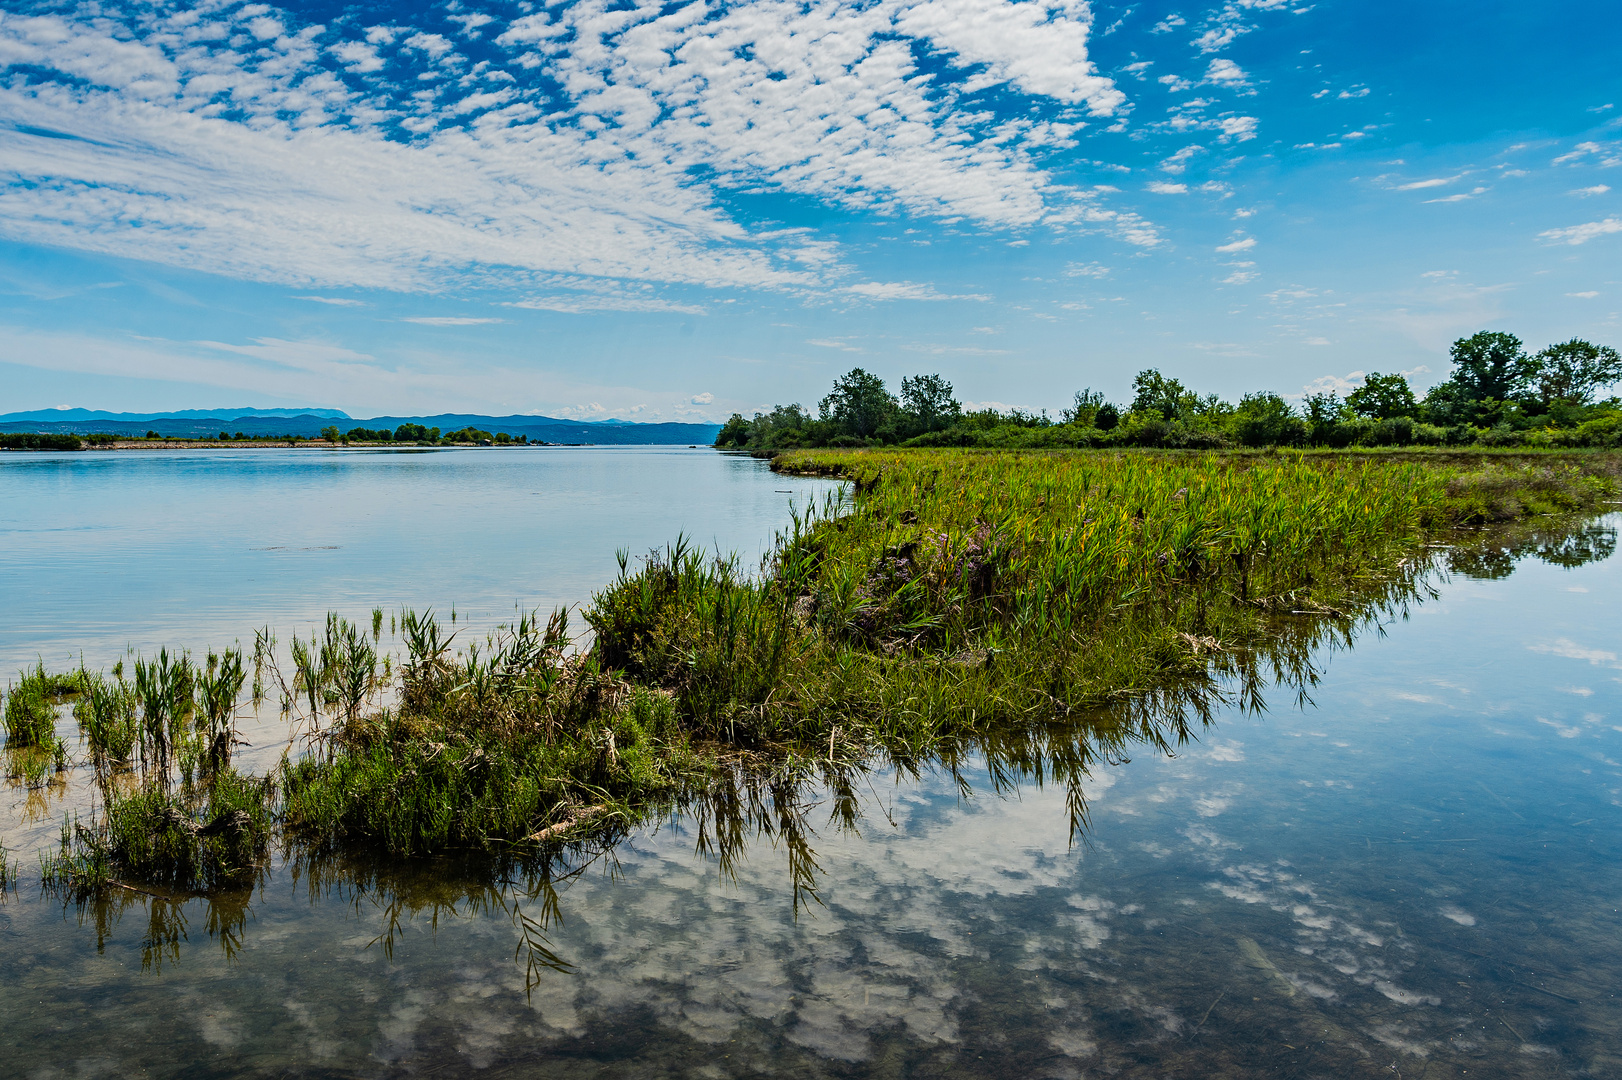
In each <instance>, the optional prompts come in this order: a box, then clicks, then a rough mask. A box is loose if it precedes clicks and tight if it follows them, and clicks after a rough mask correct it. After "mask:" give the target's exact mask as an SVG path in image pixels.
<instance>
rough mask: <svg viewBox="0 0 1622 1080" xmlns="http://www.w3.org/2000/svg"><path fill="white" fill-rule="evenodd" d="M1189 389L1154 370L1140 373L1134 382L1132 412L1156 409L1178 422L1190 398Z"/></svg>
mask: <svg viewBox="0 0 1622 1080" xmlns="http://www.w3.org/2000/svg"><path fill="white" fill-rule="evenodd" d="M1192 396H1193V395H1191V394H1190V393H1189V392H1188V387H1186V386H1184V385H1183V384H1182V383H1180V382H1178V381H1177V380H1176V379H1168V378H1166V377H1165V376H1164V375H1162V374H1160V372H1158V371H1156V370H1155V369H1154V368H1149V369H1147V370H1145V371H1140V372H1138V374H1137V375H1136V376H1135V377H1134V378H1133V380H1132V411H1133V412H1147V411H1149V410H1150V409H1154V410H1156V411H1158V412H1159V413H1160V415H1161V416H1162V417H1164V418H1165V419H1167V420H1176V419H1177V418H1178V416H1179V415H1180V414H1181V412H1182V410H1183V405H1184V399H1185V398H1190V397H1192Z"/></svg>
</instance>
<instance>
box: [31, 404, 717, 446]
mask: <svg viewBox="0 0 1622 1080" xmlns="http://www.w3.org/2000/svg"><path fill="white" fill-rule="evenodd" d="M331 424H336V425H337V426H338V427H339V428H340V429H341V430H344V431H348V430H349V429H351V428H355V427H366V428H371V429H373V430H378V429H381V428H389V429H393V428H397V427H399V426H400V425H401V424H421V425H423V426H424V427H437V428H439V429H440V431H444V432H449V431H456V430H459V429H461V428H466V427H473V428H478V429H479V430H481V431H491V432H501V431H504V432H506V433H507V434H509V435H513V436H518V435H525V436H528V437H529V440H530V442H550V443H596V444H609V445H616V446H629V445H636V444H649V443H655V444H672V445H674V444H678V443H688V444H691V443H700V444H708V443H711V442H713V441H714V440H715V434H716V432H718V431H719V430H720V425H719V424H668V423H667V424H638V423H634V422H631V421H626V420H601V421H590V420H563V419H558V418H556V417H550V416H481V415H476V414H471V413H440V414H438V415H435V416H374V417H371V418H369V419H355V418H354V417H351V416H349V415H348V414H347V413H344V412H342V411H340V410H338V409H317V408H309V409H301V408H294V409H248V408H231V409H176V410H173V411H171V412H157V413H115V412H104V411H101V410H97V409H34V410H31V411H27V412H14V413H0V431H41V432H53V433H55V432H59V433H64V434H72V435H89V434H93V433H96V432H107V433H108V434H112V435H132V436H140V435H145V434H146V433H147V432H148V431H156V432H157V433H158V434H160V435H173V436H207V435H218V434H219V433H220V432H222V431H223V432H225V433H226V434H227V435H235V434H237V433H238V432H241V433H242V434H243V435H245V436H248V437H250V438H269V437H275V436H280V435H300V436H304V437H305V438H309V437H312V436H316V435H319V434H320V433H321V429H322V428H324V427H327V426H328V425H331Z"/></svg>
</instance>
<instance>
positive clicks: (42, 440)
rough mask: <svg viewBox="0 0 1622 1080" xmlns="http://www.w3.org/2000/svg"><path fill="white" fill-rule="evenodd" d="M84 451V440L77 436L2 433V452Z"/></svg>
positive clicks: (0, 440) (0, 437)
mask: <svg viewBox="0 0 1622 1080" xmlns="http://www.w3.org/2000/svg"><path fill="white" fill-rule="evenodd" d="M92 438H93V437H92ZM83 449H84V440H81V439H80V438H79V436H77V435H55V434H49V433H44V434H39V433H35V432H16V433H9V432H7V433H0V450H83Z"/></svg>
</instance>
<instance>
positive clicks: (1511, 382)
mask: <svg viewBox="0 0 1622 1080" xmlns="http://www.w3.org/2000/svg"><path fill="white" fill-rule="evenodd" d="M1452 355H1453V365H1454V366H1453V377H1452V379H1451V380H1450V381H1452V382H1453V383H1454V384H1455V385H1457V386H1458V388H1459V390H1460V392H1461V395H1462V396H1463V397H1464V399H1465V400H1467V401H1486V400H1489V399H1490V400H1492V401H1510V400H1512V399H1514V398H1518V397H1521V396H1523V395H1524V394H1525V393H1526V391H1527V389H1528V382H1529V381H1530V379H1531V378H1532V376H1533V374H1534V372H1535V370H1536V369H1535V367H1534V365H1533V363H1532V358H1531V357H1529V356H1527V355H1526V350H1525V349H1524V348H1522V347H1521V339H1520V338H1518V337H1516V336H1515V335H1514V334H1506V333H1504V332H1503V331H1502V330H1483V331H1481V332H1480V333H1477V334H1473V335H1471V336H1470V337H1467V338H1460V339H1459V340H1457V341H1455V342H1454V343H1453V349H1452Z"/></svg>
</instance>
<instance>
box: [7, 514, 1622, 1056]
mask: <svg viewBox="0 0 1622 1080" xmlns="http://www.w3.org/2000/svg"><path fill="white" fill-rule="evenodd" d="M779 486H786V485H779ZM775 494H776V489H775V488H770V489H767V488H765V487H764V486H763V487H762V490H761V495H762V496H766V495H775ZM779 498H781V496H779ZM1615 524H1616V523H1615V522H1614V521H1607V522H1603V523H1600V524H1599V525H1598V526H1597V527H1590V529H1589V531H1588V532H1587V533H1586V534H1585V535H1586V541H1585V542H1584V543H1578V544H1573V545H1566V546H1561V545H1558V544H1556V545H1549V546H1548V547H1547V549H1546V551H1545V552H1544V554H1545V555H1546V556H1548V557H1547V558H1540V557H1538V555H1537V553H1536V552H1535V551H1534V552H1533V553H1531V554H1526V555H1524V556H1523V557H1520V558H1518V559H1517V558H1516V557H1515V556H1514V555H1512V554H1510V553H1508V552H1504V553H1502V554H1501V556H1500V557H1495V558H1479V557H1472V559H1471V560H1470V561H1469V565H1468V567H1463V568H1459V569H1458V570H1456V572H1455V573H1453V574H1452V575H1451V577H1450V578H1448V579H1446V580H1440V579H1438V596H1437V597H1436V598H1435V599H1428V600H1425V601H1424V602H1422V603H1417V604H1415V605H1414V606H1413V607H1412V608H1411V610H1410V614H1409V617H1408V618H1406V619H1397V618H1393V619H1392V620H1390V621H1389V623H1388V624H1387V625H1385V626H1384V627H1383V633H1374V632H1365V633H1363V634H1362V635H1360V636H1359V638H1358V639H1357V641H1356V643H1355V646H1354V647H1353V648H1351V649H1349V650H1340V651H1337V652H1334V653H1326V654H1323V655H1321V656H1320V657H1319V659H1318V667H1319V671H1320V675H1321V678H1320V681H1319V682H1318V684H1317V685H1316V686H1315V687H1312V688H1311V690H1310V697H1311V700H1310V701H1305V702H1300V701H1297V699H1296V696H1295V694H1294V692H1293V691H1289V690H1286V689H1283V688H1281V689H1279V690H1278V691H1277V692H1275V693H1273V694H1272V695H1270V699H1269V702H1268V704H1269V705H1270V706H1271V708H1270V709H1269V710H1268V711H1265V712H1261V713H1257V712H1250V711H1241V710H1239V709H1237V708H1231V709H1226V710H1221V711H1219V712H1218V713H1217V715H1216V716H1215V717H1214V720H1213V722H1212V723H1211V724H1210V725H1209V726H1205V727H1202V728H1199V729H1198V731H1197V734H1198V738H1197V740H1196V741H1192V742H1190V743H1188V744H1186V745H1184V746H1183V747H1181V748H1180V749H1179V750H1178V751H1177V752H1176V754H1175V756H1165V755H1161V754H1156V753H1153V752H1150V751H1148V750H1144V751H1143V752H1141V753H1138V754H1135V755H1133V756H1132V758H1131V759H1130V760H1119V761H1117V762H1115V763H1113V764H1110V765H1106V766H1101V767H1099V768H1098V769H1095V770H1094V774H1093V776H1092V777H1091V779H1090V780H1089V781H1087V782H1086V783H1085V784H1084V790H1085V795H1086V799H1087V808H1086V821H1085V825H1084V828H1083V829H1082V831H1081V834H1080V835H1079V837H1077V836H1074V835H1073V834H1072V812H1073V811H1074V809H1075V807H1074V805H1073V804H1072V803H1070V802H1068V801H1067V793H1066V792H1065V791H1064V790H1062V789H1061V788H1055V787H1054V786H1053V785H1052V784H1051V783H1050V784H1047V785H1043V784H1040V783H1038V782H1036V780H1035V779H1034V778H1033V777H1032V776H1031V775H1030V773H1029V772H1028V771H1027V772H1025V773H1024V774H1023V775H1022V774H1021V772H1020V771H1019V770H1018V769H1011V768H1010V767H1009V763H1008V762H1005V761H993V762H990V763H988V762H986V761H985V760H983V759H981V760H979V761H977V762H976V763H975V764H974V765H972V766H971V767H970V768H968V769H967V770H965V771H963V772H962V774H961V776H960V777H956V778H954V777H952V776H949V775H945V774H940V773H931V774H926V775H925V776H923V777H921V778H902V779H899V780H898V779H897V778H896V777H894V776H893V775H890V774H876V775H873V776H871V777H868V778H866V779H864V780H862V781H861V782H860V783H859V784H858V786H857V790H858V791H859V792H860V793H861V816H860V818H859V820H858V822H857V826H856V827H855V828H854V829H850V828H840V827H838V826H837V825H836V824H834V823H833V821H832V820H831V818H830V809H831V806H832V803H831V801H828V800H825V799H819V793H817V792H806V793H803V802H802V804H801V805H800V807H799V809H800V814H799V816H798V817H797V818H795V823H796V824H797V825H798V826H799V827H802V828H804V829H805V830H807V831H806V832H805V833H803V834H799V835H797V836H796V837H794V839H796V840H803V841H805V842H806V843H808V844H809V846H810V848H811V849H812V850H813V851H814V858H815V862H816V864H817V868H816V869H814V870H811V871H810V878H809V882H810V884H811V885H812V887H813V888H814V895H810V894H808V893H807V892H806V891H805V890H804V889H803V888H800V889H797V888H796V885H795V882H794V880H793V878H792V876H791V873H790V868H791V864H797V865H799V866H801V867H802V869H803V868H804V863H803V861H801V862H798V863H796V862H795V860H793V859H791V858H790V855H791V850H792V848H793V845H792V844H791V843H790V842H789V838H788V837H785V836H784V835H782V834H781V833H780V832H778V831H777V828H776V826H778V825H780V824H781V822H780V821H774V823H773V824H774V829H773V834H764V833H760V832H757V831H751V830H749V829H747V828H745V829H744V830H743V832H742V840H743V847H742V850H741V851H734V852H732V853H731V854H733V855H734V856H735V857H734V858H732V859H731V860H730V861H729V862H728V863H727V865H726V866H725V867H723V866H722V865H721V860H719V859H718V858H717V857H716V855H715V854H714V849H713V845H708V844H701V843H700V837H701V836H712V835H713V833H711V832H710V831H709V830H708V828H707V827H708V826H710V825H711V824H713V822H712V821H710V820H708V819H705V818H703V817H701V816H700V815H699V814H697V813H687V814H677V815H675V816H673V817H672V818H670V819H669V820H666V821H662V822H659V823H657V824H656V825H650V826H647V827H643V828H639V829H637V830H634V831H633V832H631V833H630V834H628V835H626V836H624V837H621V838H616V842H614V843H610V844H600V845H597V846H595V847H593V848H591V849H589V850H583V851H577V852H572V853H569V854H568V855H567V856H566V859H565V861H564V862H563V863H562V864H561V865H552V866H550V867H548V868H546V869H545V871H544V872H543V871H542V869H541V868H539V867H536V866H525V865H523V864H521V863H515V864H512V865H505V866H500V867H495V868H492V867H490V866H488V865H479V866H475V865H472V864H469V863H468V862H466V861H445V860H442V861H438V862H433V863H423V864H414V865H409V866H399V865H393V866H390V865H383V866H378V865H368V864H365V863H362V862H359V861H349V862H339V861H329V862H319V861H312V860H310V859H309V858H307V857H306V856H304V855H301V854H299V853H297V852H290V853H287V854H286V855H284V856H281V857H278V859H277V861H276V863H275V865H274V866H272V867H271V868H270V869H269V870H268V871H267V872H266V874H265V875H264V877H263V880H262V881H261V883H260V884H259V885H258V886H257V887H256V888H254V889H253V890H251V891H248V892H245V893H243V894H240V895H233V896H224V897H217V898H214V899H213V900H200V899H191V900H185V899H181V900H178V901H175V902H171V901H169V900H166V899H162V898H157V897H152V896H148V895H144V894H140V893H134V892H128V891H123V892H119V893H117V895H115V896H113V897H110V898H109V899H107V900H106V901H104V902H102V903H100V904H90V905H86V906H84V907H78V906H75V905H72V904H67V905H64V904H63V903H62V902H61V901H60V900H58V899H55V898H53V897H51V896H49V895H42V894H41V893H40V891H39V889H38V887H37V884H35V883H33V882H31V881H30V873H29V871H28V869H27V867H26V866H25V870H24V875H23V883H22V886H21V888H20V889H19V890H18V892H16V893H15V894H13V895H12V896H10V897H9V898H8V899H7V900H6V901H5V902H4V904H0V955H3V956H4V957H5V961H6V962H5V963H4V964H3V965H0V1059H3V1060H5V1061H6V1062H7V1063H8V1067H7V1070H6V1071H7V1072H10V1073H15V1074H16V1075H22V1076H41V1077H46V1076H101V1075H129V1074H139V1073H146V1074H151V1075H178V1074H184V1075H188V1076H258V1075H265V1076H271V1075H274V1076H285V1075H309V1076H379V1077H389V1076H414V1075H461V1074H470V1073H475V1072H477V1073H479V1074H481V1075H509V1074H510V1075H524V1076H548V1075H558V1076H564V1075H567V1076H571V1077H574V1076H604V1077H610V1076H612V1077H620V1076H625V1077H632V1076H636V1077H640V1076H649V1075H661V1076H663V1075H683V1076H685V1075H693V1076H706V1077H719V1076H758V1075H762V1074H770V1075H797V1076H798V1075H803V1076H820V1075H827V1076H977V1077H979V1076H998V1077H1001V1076H1007V1077H1044V1076H1051V1077H1082V1076H1106V1075H1108V1076H1134V1077H1157V1078H1158V1077H1167V1076H1200V1077H1210V1076H1233V1077H1257V1076H1265V1077H1274V1076H1276V1077H1295V1076H1302V1077H1311V1076H1348V1077H1361V1076H1370V1077H1373V1076H1380V1077H1393V1076H1407V1077H1416V1076H1431V1077H1444V1076H1445V1077H1452V1076H1458V1077H1465V1076H1469V1077H1482V1076H1488V1077H1544V1076H1547V1077H1556V1076H1563V1077H1565V1076H1591V1077H1604V1076H1615V1075H1619V1074H1622V1030H1619V1029H1622V1001H1619V999H1618V993H1619V991H1618V989H1617V988H1618V987H1622V949H1619V948H1618V942H1619V938H1622V911H1619V909H1622V858H1619V856H1622V828H1619V827H1622V764H1619V763H1618V762H1619V760H1622V709H1619V703H1622V682H1619V680H1622V655H1619V654H1622V649H1619V648H1618V645H1617V641H1618V637H1619V635H1618V630H1619V629H1622V625H1619V624H1622V604H1619V603H1618V600H1619V599H1622V580H1619V574H1618V566H1619V564H1618V562H1617V561H1616V560H1615V559H1614V558H1610V557H1609V556H1608V552H1609V551H1610V549H1611V547H1613V546H1614V526H1615ZM1596 539H1597V541H1598V542H1597V543H1596V542H1594V541H1595V540H1596ZM1573 552H1578V553H1580V554H1579V555H1578V557H1572V553H1573ZM1588 555H1598V556H1600V557H1598V558H1592V559H1590V560H1589V561H1582V560H1583V558H1584V557H1586V556H1588ZM1563 564H1564V565H1563ZM1464 569H1468V570H1469V571H1470V572H1471V573H1474V574H1476V575H1478V576H1475V577H1472V576H1469V574H1467V573H1464V572H1462V571H1463V570H1464ZM1171 719H1172V718H1168V722H1170V720H1171ZM267 752H268V751H267ZM959 780H962V781H966V783H967V786H968V789H969V790H968V791H967V792H965V790H964V789H963V788H962V787H961V786H960V784H959ZM73 790H74V787H73V783H72V782H70V783H69V784H68V785H65V786H62V787H59V788H46V789H40V790H36V791H26V790H23V789H21V788H20V787H17V786H15V785H13V786H11V787H9V788H7V789H5V791H4V800H3V803H0V805H4V806H6V807H7V809H5V811H4V813H5V828H6V833H7V836H8V837H9V839H8V840H7V841H6V843H7V845H8V846H11V847H13V848H15V847H17V846H19V845H21V844H23V843H25V842H33V841H37V840H38V839H39V838H41V837H44V836H46V835H48V833H49V832H50V830H53V829H54V828H56V827H57V825H56V823H57V822H59V821H60V815H61V811H62V808H63V807H64V806H65V805H68V804H69V803H71V802H73V801H74V799H75V796H74V794H73ZM30 819H32V823H30ZM804 854H805V852H804V851H803V850H802V851H800V852H799V856H800V857H803V856H804ZM800 884H801V885H802V886H803V885H805V884H806V879H803V878H802V879H801V883H800Z"/></svg>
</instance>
